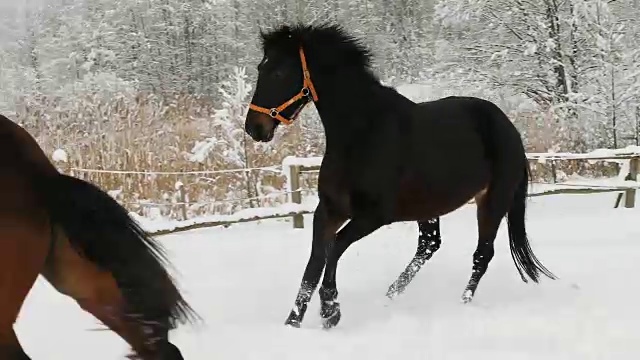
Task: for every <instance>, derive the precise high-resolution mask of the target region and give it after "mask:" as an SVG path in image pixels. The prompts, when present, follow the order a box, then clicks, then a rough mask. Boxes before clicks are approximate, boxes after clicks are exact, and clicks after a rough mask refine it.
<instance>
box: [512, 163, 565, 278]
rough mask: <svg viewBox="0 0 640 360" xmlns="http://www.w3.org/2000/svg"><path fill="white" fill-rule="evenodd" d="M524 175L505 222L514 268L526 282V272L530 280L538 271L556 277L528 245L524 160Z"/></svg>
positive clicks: (527, 179) (527, 183)
mask: <svg viewBox="0 0 640 360" xmlns="http://www.w3.org/2000/svg"><path fill="white" fill-rule="evenodd" d="M525 164H526V165H525V168H524V177H523V178H522V180H521V181H520V184H518V189H517V190H516V192H515V194H514V198H513V203H512V205H511V209H509V213H508V215H507V224H508V228H509V246H510V247H511V257H513V262H514V263H515V264H516V268H517V269H518V272H519V273H520V277H522V281H524V282H528V281H527V278H526V277H525V276H524V273H526V274H527V275H528V276H529V278H531V280H533V281H534V282H536V283H537V282H538V280H539V278H540V273H543V274H544V275H545V276H547V277H548V278H550V279H554V280H555V279H557V278H556V276H555V275H553V274H552V273H551V272H550V271H549V270H547V268H545V267H544V266H543V265H542V263H541V262H540V260H538V258H536V256H535V255H534V254H533V250H531V246H530V245H529V239H528V238H527V231H526V229H525V208H526V201H527V192H528V191H527V188H528V185H529V179H530V172H529V163H528V162H525Z"/></svg>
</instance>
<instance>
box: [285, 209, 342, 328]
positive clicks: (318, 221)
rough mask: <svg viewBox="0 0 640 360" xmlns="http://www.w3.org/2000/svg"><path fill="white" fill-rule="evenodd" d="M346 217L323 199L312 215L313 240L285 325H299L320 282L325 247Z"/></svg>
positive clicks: (333, 237) (324, 261) (333, 238)
mask: <svg viewBox="0 0 640 360" xmlns="http://www.w3.org/2000/svg"><path fill="white" fill-rule="evenodd" d="M345 221H346V218H345V217H343V216H337V215H335V214H333V213H332V212H330V211H329V209H328V208H327V206H326V202H325V201H322V200H321V201H320V203H319V204H318V206H317V207H316V210H315V212H314V217H313V242H312V245H311V256H310V257H309V261H308V262H307V267H306V269H305V271H304V275H303V276H302V283H301V284H300V289H299V290H298V296H297V297H296V300H295V303H294V306H293V309H292V310H291V313H289V317H288V318H287V320H286V321H285V325H288V326H293V327H300V324H301V323H302V320H303V318H304V314H305V312H306V311H307V305H308V304H309V301H310V300H311V296H312V295H313V292H314V291H315V289H316V287H317V286H318V283H319V282H320V275H322V270H323V269H324V266H325V263H326V260H327V259H326V248H327V246H328V244H331V243H333V242H334V240H335V237H336V231H338V229H339V228H340V226H342V224H344V222H345Z"/></svg>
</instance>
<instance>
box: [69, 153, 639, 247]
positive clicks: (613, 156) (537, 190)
mask: <svg viewBox="0 0 640 360" xmlns="http://www.w3.org/2000/svg"><path fill="white" fill-rule="evenodd" d="M527 158H528V159H529V161H530V162H532V163H533V162H538V163H543V164H547V166H546V167H548V168H550V173H551V181H550V182H546V183H545V182H536V183H534V184H533V189H532V190H533V191H530V193H529V195H530V196H531V197H535V196H544V195H553V194H592V193H602V192H618V193H619V194H618V196H617V198H616V200H615V202H614V206H615V207H618V206H620V204H621V202H622V199H623V198H624V207H626V208H633V207H635V198H636V190H637V189H640V183H639V182H638V181H637V180H638V179H637V176H638V172H639V171H640V147H629V148H626V149H618V150H606V149H605V150H596V151H594V152H591V153H587V154H574V153H529V154H527ZM570 160H573V161H588V162H590V163H595V162H612V163H618V164H620V165H622V166H621V168H620V170H619V172H618V174H617V176H615V177H613V178H605V179H589V180H587V181H561V182H559V181H557V178H558V174H557V172H558V171H557V167H558V166H559V164H560V163H561V162H565V161H570ZM321 162H322V158H321V157H313V158H296V157H287V158H285V159H284V161H283V162H282V165H281V166H271V167H266V168H264V170H266V171H271V172H273V171H277V172H279V171H282V172H283V173H284V174H285V175H286V178H287V179H286V180H287V185H286V189H284V191H282V192H280V193H281V194H283V195H287V197H288V200H287V201H286V202H285V203H284V204H281V205H280V206H275V207H269V208H257V209H255V208H253V209H251V208H248V209H245V210H242V211H240V213H234V214H232V215H220V216H217V215H213V216H205V217H198V218H193V219H186V214H184V212H186V210H182V211H183V216H182V219H183V220H174V221H162V222H161V224H156V223H154V221H150V220H148V219H144V218H139V220H140V221H141V222H142V223H143V226H144V227H145V228H147V229H148V230H149V232H150V233H151V234H154V235H164V234H170V233H176V232H181V231H187V230H193V229H198V228H208V227H214V226H229V225H231V224H235V223H242V222H250V221H259V220H266V219H278V218H292V220H293V227H294V228H297V229H299V228H304V217H303V216H304V215H306V214H311V213H313V210H314V206H313V205H314V204H306V205H303V196H302V191H303V190H309V189H304V187H303V186H302V181H301V177H302V176H303V175H308V174H310V173H317V172H318V171H319V169H320V164H321ZM260 169H262V168H260ZM260 169H237V170H223V171H220V172H217V171H207V173H210V174H212V175H215V174H218V173H228V172H235V171H239V172H244V171H251V170H260ZM74 170H76V169H74ZM80 170H82V171H89V172H90V171H96V172H105V173H111V172H113V173H137V172H123V171H110V170H86V169H80ZM77 171H78V170H76V172H77ZM71 172H73V171H71ZM191 173H192V172H183V173H175V174H174V173H172V174H173V175H177V176H180V175H184V174H191ZM195 173H204V172H202V171H197V172H195ZM144 174H155V175H157V174H160V173H159V172H158V173H157V172H144ZM179 185H180V184H176V190H178V191H179V192H180V194H181V196H180V199H179V202H180V206H181V207H182V209H186V208H187V206H188V205H189V204H197V203H190V202H189V200H188V199H186V198H185V196H184V195H182V194H183V192H182V191H181V190H182V189H181V186H179ZM239 200H245V199H239ZM224 201H226V200H223V201H221V202H224ZM470 203H473V200H471V201H470Z"/></svg>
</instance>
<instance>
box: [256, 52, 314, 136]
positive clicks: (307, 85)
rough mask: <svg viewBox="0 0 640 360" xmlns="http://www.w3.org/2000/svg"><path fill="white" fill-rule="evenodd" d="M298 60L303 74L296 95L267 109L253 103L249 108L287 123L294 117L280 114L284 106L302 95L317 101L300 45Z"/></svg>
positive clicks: (286, 106) (289, 104) (287, 105)
mask: <svg viewBox="0 0 640 360" xmlns="http://www.w3.org/2000/svg"><path fill="white" fill-rule="evenodd" d="M300 62H301V63H302V76H303V79H302V89H301V90H300V91H299V92H298V93H297V94H296V95H294V96H293V97H292V98H291V99H289V100H287V101H286V102H285V103H283V104H282V105H280V106H278V107H277V108H271V109H267V108H264V107H261V106H257V105H254V104H249V109H251V110H254V111H257V112H260V113H263V114H267V115H269V116H271V117H272V118H274V119H277V120H279V121H280V122H283V123H285V124H287V125H289V124H291V123H292V122H293V120H295V119H287V118H285V117H284V116H282V115H281V114H280V113H281V112H282V111H284V110H285V109H286V108H288V107H289V106H291V105H292V104H293V103H295V102H296V101H298V100H300V99H302V98H303V97H306V98H309V96H311V98H312V99H313V101H318V94H317V93H316V89H315V87H314V86H313V83H312V82H311V75H310V74H309V68H308V67H307V60H306V58H305V56H304V51H303V50H302V47H300ZM306 105H307V103H304V105H302V107H301V108H300V111H302V109H303V108H304V107H305V106H306ZM298 113H299V112H298ZM294 117H295V114H294Z"/></svg>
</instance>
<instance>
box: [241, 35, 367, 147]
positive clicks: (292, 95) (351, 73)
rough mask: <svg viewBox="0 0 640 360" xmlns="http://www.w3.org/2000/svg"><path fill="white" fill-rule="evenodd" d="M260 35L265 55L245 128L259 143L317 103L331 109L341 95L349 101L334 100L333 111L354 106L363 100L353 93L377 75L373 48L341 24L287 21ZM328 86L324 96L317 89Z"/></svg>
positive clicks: (259, 67)
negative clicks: (372, 66) (288, 23)
mask: <svg viewBox="0 0 640 360" xmlns="http://www.w3.org/2000/svg"><path fill="white" fill-rule="evenodd" d="M260 35H261V37H262V50H263V54H264V55H263V58H262V61H261V62H260V64H259V65H258V80H257V83H256V86H255V92H254V94H253V98H252V99H251V105H250V107H249V112H248V114H247V117H246V120H245V131H246V132H247V134H249V135H250V136H251V137H252V138H253V139H254V140H256V141H263V142H267V141H271V140H272V139H273V136H274V134H275V131H276V128H277V127H278V126H279V125H280V123H285V124H290V123H291V122H293V121H295V120H296V118H297V117H298V115H299V114H300V112H301V111H302V109H303V108H304V106H305V105H306V104H308V103H309V102H311V101H314V102H315V103H319V102H323V107H325V106H328V105H324V104H328V103H330V102H332V100H331V99H332V98H336V97H338V98H341V99H344V101H343V102H342V103H335V102H334V104H333V106H332V108H333V109H337V108H339V107H341V106H344V107H352V106H353V104H354V103H355V102H357V101H359V99H358V97H357V96H355V97H354V95H353V94H360V93H362V91H361V88H362V87H366V86H369V84H370V82H367V81H363V79H364V78H371V79H373V78H374V76H373V74H372V73H371V72H370V68H369V65H370V57H371V55H370V52H369V50H368V49H367V48H366V47H365V46H364V45H363V44H361V43H360V41H359V40H358V39H356V38H354V37H352V36H351V35H349V34H347V32H346V31H344V29H342V27H341V26H339V25H333V24H321V25H295V26H291V27H290V26H286V25H285V26H281V27H279V28H277V29H276V30H273V31H270V32H268V33H264V32H262V31H261V32H260ZM358 74H360V76H359V75H358ZM358 76H359V77H358ZM353 79H358V80H357V81H352V80H353ZM314 85H315V86H314ZM323 88H324V89H326V90H324V91H326V93H325V95H320V99H319V98H318V93H316V89H323ZM322 91H323V90H319V92H322ZM345 92H346V95H345V96H341V95H340V94H342V93H345ZM323 96H324V97H323ZM323 99H324V100H323ZM319 110H320V109H319ZM338 112H341V113H344V111H338ZM341 120H342V118H341ZM324 121H325V120H324V119H323V122H324Z"/></svg>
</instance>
